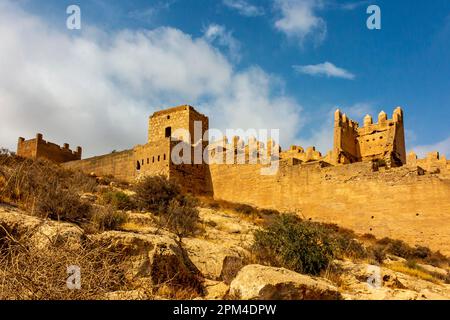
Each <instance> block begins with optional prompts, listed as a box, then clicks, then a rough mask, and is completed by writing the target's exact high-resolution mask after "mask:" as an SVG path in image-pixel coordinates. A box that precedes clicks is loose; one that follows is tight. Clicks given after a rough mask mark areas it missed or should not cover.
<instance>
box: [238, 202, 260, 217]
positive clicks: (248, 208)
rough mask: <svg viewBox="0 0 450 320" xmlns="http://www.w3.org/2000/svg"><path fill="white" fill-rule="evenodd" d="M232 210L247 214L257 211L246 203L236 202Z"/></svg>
mask: <svg viewBox="0 0 450 320" xmlns="http://www.w3.org/2000/svg"><path fill="white" fill-rule="evenodd" d="M234 210H235V211H236V212H238V213H242V214H247V215H250V214H252V213H257V212H258V211H257V210H256V209H255V208H253V207H252V206H249V205H247V204H237V205H236V207H235V208H234Z"/></svg>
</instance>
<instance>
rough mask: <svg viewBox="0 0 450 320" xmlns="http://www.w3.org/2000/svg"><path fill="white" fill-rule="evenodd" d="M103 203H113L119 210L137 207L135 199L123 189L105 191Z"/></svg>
mask: <svg viewBox="0 0 450 320" xmlns="http://www.w3.org/2000/svg"><path fill="white" fill-rule="evenodd" d="M102 203H104V204H109V205H112V206H113V207H114V208H116V209H117V210H133V209H135V208H136V204H135V203H134V201H133V199H132V198H131V197H130V196H129V195H127V194H126V193H124V192H122V191H113V190H109V191H106V192H104V193H103V194H102Z"/></svg>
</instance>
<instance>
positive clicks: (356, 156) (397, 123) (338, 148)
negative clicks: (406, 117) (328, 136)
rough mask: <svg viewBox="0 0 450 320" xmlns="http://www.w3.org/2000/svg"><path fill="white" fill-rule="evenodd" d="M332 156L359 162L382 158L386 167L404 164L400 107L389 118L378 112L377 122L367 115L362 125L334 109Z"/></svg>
mask: <svg viewBox="0 0 450 320" xmlns="http://www.w3.org/2000/svg"><path fill="white" fill-rule="evenodd" d="M333 155H334V157H333V158H334V162H335V163H337V164H347V163H353V162H361V161H381V162H384V163H385V164H386V166H388V167H398V166H402V165H404V164H406V150H405V128H404V122H403V110H402V109H401V108H400V107H397V108H396V109H395V110H394V113H393V115H392V119H388V117H387V114H386V113H385V112H384V111H381V112H380V113H379V115H378V122H377V123H373V120H372V117H371V116H370V115H366V116H365V117H364V126H363V127H359V125H358V123H357V122H355V121H353V120H350V119H348V118H347V116H346V115H345V114H342V113H341V112H340V111H339V110H336V113H335V121H334V146H333Z"/></svg>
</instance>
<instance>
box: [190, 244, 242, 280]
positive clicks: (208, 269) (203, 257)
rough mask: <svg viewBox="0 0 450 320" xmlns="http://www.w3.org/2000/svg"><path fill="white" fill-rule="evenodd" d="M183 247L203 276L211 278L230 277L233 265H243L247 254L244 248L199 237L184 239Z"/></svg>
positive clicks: (221, 278)
mask: <svg viewBox="0 0 450 320" xmlns="http://www.w3.org/2000/svg"><path fill="white" fill-rule="evenodd" d="M183 247H184V248H185V249H186V251H187V253H188V255H189V258H190V259H191V261H192V262H193V263H194V264H195V266H196V267H197V268H198V269H199V270H200V271H201V272H202V274H203V276H204V277H205V278H208V279H211V280H223V278H224V277H228V274H229V273H230V272H233V271H232V269H233V266H235V265H239V266H240V267H241V266H242V261H243V256H244V254H245V252H244V249H242V248H239V247H235V246H232V247H228V246H226V245H222V244H218V243H215V242H210V241H207V240H203V239H197V238H187V239H184V240H183ZM234 275H235V274H234ZM234 275H233V277H234Z"/></svg>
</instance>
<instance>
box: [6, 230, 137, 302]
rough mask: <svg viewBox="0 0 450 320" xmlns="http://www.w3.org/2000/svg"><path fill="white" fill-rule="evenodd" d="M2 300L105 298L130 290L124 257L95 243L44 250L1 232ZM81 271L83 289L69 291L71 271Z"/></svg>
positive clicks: (53, 245) (51, 246) (57, 246)
mask: <svg viewBox="0 0 450 320" xmlns="http://www.w3.org/2000/svg"><path fill="white" fill-rule="evenodd" d="M0 244H1V248H2V249H1V251H0V300H24V299H27V300H88V299H89V300H90V299H103V298H104V294H105V293H107V292H111V291H119V290H130V289H131V284H130V283H129V282H128V280H126V278H125V276H124V274H125V270H124V267H123V265H124V264H123V261H124V258H123V257H122V256H120V255H119V254H117V253H114V252H111V251H109V250H107V249H106V248H103V247H96V246H93V245H92V244H89V243H87V244H84V245H82V247H80V248H78V249H76V250H74V249H70V248H69V247H68V246H65V245H56V244H52V245H50V247H48V248H47V249H44V250H37V249H33V248H30V247H28V246H27V239H26V237H25V238H21V240H20V241H18V240H16V239H14V238H12V237H11V236H10V235H8V234H5V232H4V230H3V234H2V232H1V231H0ZM69 266H78V267H80V270H81V289H80V290H76V289H72V290H71V289H68V288H67V283H66V281H67V278H68V276H69V274H68V272H67V268H68V267H69Z"/></svg>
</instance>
